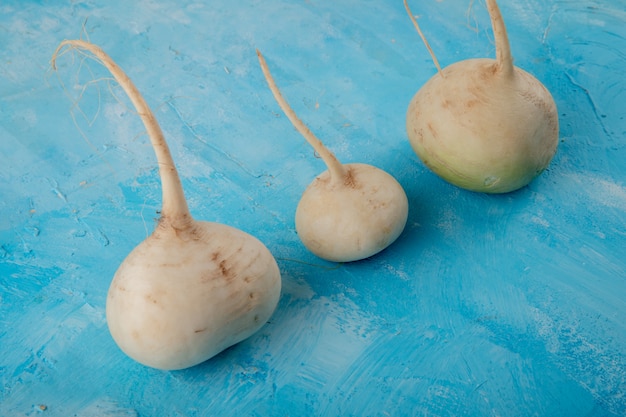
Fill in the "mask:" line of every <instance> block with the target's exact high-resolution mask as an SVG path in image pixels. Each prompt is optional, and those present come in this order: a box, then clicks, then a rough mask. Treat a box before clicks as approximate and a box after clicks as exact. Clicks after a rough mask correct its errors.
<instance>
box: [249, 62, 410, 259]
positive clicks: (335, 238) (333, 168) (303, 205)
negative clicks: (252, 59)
mask: <svg viewBox="0 0 626 417" xmlns="http://www.w3.org/2000/svg"><path fill="white" fill-rule="evenodd" d="M257 55H258V58H259V63H260V64H261V69H262V70H263V74H264V75H265V79H266V81H267V83H268V85H269V88H270V90H271V91H272V93H273V95H274V98H275V99H276V101H277V102H278V104H279V106H280V108H281V109H282V110H283V112H284V113H285V115H286V116H287V117H288V118H289V120H290V121H291V123H292V124H293V125H294V127H295V128H296V129H297V130H298V131H299V132H300V133H301V134H302V136H304V138H305V139H306V140H307V142H308V143H309V144H310V145H311V146H312V147H313V149H314V150H315V152H316V153H317V154H318V155H319V156H320V157H321V158H322V160H323V161H324V163H325V164H326V166H327V168H328V170H327V171H324V172H323V173H321V174H320V175H319V176H317V177H316V178H315V180H313V182H312V183H311V184H310V185H309V186H308V187H307V189H306V190H305V191H304V193H303V194H302V197H301V199H300V201H299V203H298V207H297V208H296V216H295V217H296V219H295V223H296V231H297V233H298V236H299V237H300V239H301V240H302V243H303V244H304V246H306V247H307V248H308V249H309V250H310V251H311V252H313V253H314V254H315V255H317V256H319V257H320V258H323V259H326V260H330V261H334V262H350V261H356V260H360V259H364V258H367V257H370V256H372V255H374V254H376V253H378V252H380V251H382V250H383V249H385V248H386V247H387V246H389V245H390V244H391V243H393V242H394V241H395V240H396V239H397V238H398V236H400V234H401V233H402V230H403V229H404V226H405V225H406V220H407V216H408V199H407V197H406V194H405V192H404V189H403V188H402V186H401V185H400V184H399V183H398V181H396V179H395V178H393V177H392V176H391V175H389V174H388V173H387V172H385V171H383V170H381V169H379V168H376V167H374V166H372V165H367V164H359V163H353V164H345V165H344V164H341V163H340V162H339V161H338V160H337V158H336V157H335V155H334V154H333V153H332V152H330V151H329V150H328V148H326V147H325V146H324V144H322V142H321V141H320V140H319V139H318V138H317V137H316V136H315V135H314V134H313V133H312V132H311V131H310V130H309V128H308V127H306V125H305V124H304V123H303V122H302V121H301V120H300V119H299V118H298V117H297V116H296V114H295V112H294V111H293V109H292V108H291V107H290V106H289V104H288V103H287V101H286V100H285V99H284V98H283V96H282V94H281V93H280V91H279V89H278V87H277V86H276V83H275V82H274V79H273V77H272V75H271V74H270V71H269V68H268V66H267V63H266V61H265V58H264V57H263V55H262V54H261V53H260V52H259V51H258V50H257Z"/></svg>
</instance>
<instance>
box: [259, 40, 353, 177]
mask: <svg viewBox="0 0 626 417" xmlns="http://www.w3.org/2000/svg"><path fill="white" fill-rule="evenodd" d="M256 53H257V56H258V57H259V63H260V64H261V70H263V75H264V76H265V80H266V81H267V85H268V86H269V87H270V90H271V91H272V94H274V98H275V99H276V102H278V105H279V106H280V108H281V109H282V111H283V112H284V113H285V115H286V116H287V118H288V119H289V121H291V123H292V124H293V126H294V127H295V128H296V129H297V130H298V132H300V134H301V135H302V136H304V138H305V139H306V141H307V142H309V144H310V145H311V146H312V147H313V149H314V150H315V152H317V154H318V155H319V156H320V157H321V158H322V160H323V161H324V163H325V164H326V166H327V167H328V171H329V173H330V178H331V181H333V182H336V183H338V182H344V180H345V178H346V175H347V173H346V170H345V168H344V166H343V165H342V164H341V163H340V162H339V160H337V158H336V157H335V155H334V154H333V153H332V152H331V151H329V150H328V148H326V146H324V144H323V143H322V141H320V140H319V139H318V138H317V137H316V136H315V135H314V134H313V132H311V130H310V129H309V128H308V127H307V126H306V125H305V124H304V122H302V120H300V119H299V118H298V116H297V115H296V113H295V112H294V111H293V109H292V108H291V106H289V103H287V100H285V98H284V97H283V95H282V94H281V93H280V90H279V89H278V86H277V85H276V82H274V78H273V77H272V74H271V73H270V70H269V68H268V66H267V62H265V58H264V57H263V55H262V54H261V52H260V51H259V50H258V49H257V51H256Z"/></svg>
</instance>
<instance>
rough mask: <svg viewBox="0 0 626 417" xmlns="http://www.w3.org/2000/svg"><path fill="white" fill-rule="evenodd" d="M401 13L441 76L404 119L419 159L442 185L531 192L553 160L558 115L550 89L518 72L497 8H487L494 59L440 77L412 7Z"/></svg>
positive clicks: (491, 3) (467, 63)
mask: <svg viewBox="0 0 626 417" xmlns="http://www.w3.org/2000/svg"><path fill="white" fill-rule="evenodd" d="M404 5H405V7H406V10H407V13H408V14H409V16H410V18H411V20H412V21H413V24H414V25H415V28H416V29H417V31H418V33H419V34H420V36H421V37H422V40H423V41H424V43H425V44H426V47H427V48H428V51H429V52H430V54H431V56H432V58H433V61H434V62H435V65H436V66H437V69H438V73H437V74H435V75H434V76H433V77H432V78H431V79H430V80H428V82H426V84H424V86H422V88H421V89H420V90H419V91H418V92H417V94H415V96H414V97H413V99H412V100H411V103H410V104H409V108H408V111H407V116H406V129H407V134H408V137H409V141H410V142H411V146H412V147H413V150H414V151H415V153H416V154H417V155H418V156H419V157H420V159H421V160H422V161H423V162H424V164H425V165H426V166H427V167H429V168H430V169H431V170H432V171H433V172H435V173H436V174H438V175H439V176H440V177H442V178H443V179H445V180H447V181H448V182H450V183H452V184H455V185H457V186H459V187H462V188H465V189H468V190H472V191H479V192H486V193H506V192H509V191H513V190H516V189H518V188H521V187H523V186H525V185H527V184H528V183H529V182H530V181H532V180H533V179H534V178H535V177H536V176H537V175H539V174H540V173H541V172H543V171H544V170H545V168H546V167H547V166H548V164H549V163H550V161H551V160H552V157H553V156H554V154H555V152H556V148H557V144H558V137H559V122H558V114H557V109H556V104H555V103H554V99H553V98H552V95H551V94H550V92H549V91H548V90H547V89H546V88H545V86H544V85H543V84H542V83H541V82H540V81H539V80H537V79H536V78H535V77H534V76H532V75H531V74H529V73H528V72H526V71H524V70H522V69H520V68H517V67H515V66H514V65H513V58H512V56H511V50H510V45H509V40H508V36H507V33H506V28H505V26H504V21H503V20H502V15H501V14H500V10H499V8H498V5H497V3H496V1H495V0H487V8H488V10H489V15H490V17H491V23H492V28H493V33H494V38H495V46H496V59H495V60H494V59H487V58H478V59H468V60H464V61H460V62H457V63H455V64H452V65H450V66H448V67H446V68H444V69H443V70H442V69H441V68H440V67H439V63H438V62H437V59H436V58H435V55H434V53H433V52H432V49H431V48H430V46H429V45H428V42H427V41H426V38H425V37H424V35H423V34H422V32H421V30H420V28H419V26H418V24H417V21H416V20H415V17H414V16H413V14H412V13H411V10H410V9H409V6H408V4H407V0H404Z"/></svg>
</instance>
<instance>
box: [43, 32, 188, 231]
mask: <svg viewBox="0 0 626 417" xmlns="http://www.w3.org/2000/svg"><path fill="white" fill-rule="evenodd" d="M65 46H68V47H70V48H77V49H83V50H86V51H89V52H90V53H92V54H93V55H94V56H95V57H96V58H97V59H98V60H99V61H100V62H101V63H102V64H103V65H104V66H105V67H106V68H107V69H108V70H109V72H110V73H111V75H113V77H114V78H115V80H116V81H117V82H118V83H119V85H120V86H121V87H122V89H123V90H124V92H125V93H126V94H127V95H128V98H129V99H130V101H131V102H132V103H133V106H135V109H136V110H137V113H138V114H139V117H140V118H141V121H142V122H143V124H144V126H145V128H146V131H147V133H148V137H149V138H150V142H151V143H152V147H153V148H154V153H155V154H156V158H157V162H158V165H159V174H160V176H161V187H162V192H163V207H162V211H161V215H162V217H163V218H165V219H167V221H168V222H169V224H170V225H172V226H173V227H175V228H181V227H184V226H186V225H187V224H188V223H189V221H190V220H191V214H190V213H189V208H188V206H187V200H186V199H185V194H184V192H183V187H182V184H181V182H180V177H179V176H178V172H177V170H176V166H175V165H174V160H173V159H172V155H171V153H170V150H169V147H168V146H167V142H166V141H165V137H164V135H163V132H162V130H161V127H160V126H159V124H158V122H157V120H156V118H155V117H154V114H153V113H152V110H151V109H150V107H149V106H148V104H147V103H146V101H145V100H144V99H143V97H142V95H141V93H139V91H138V90H137V87H135V85H134V84H133V82H132V81H131V79H130V78H129V77H128V76H127V75H126V74H125V73H124V71H123V70H122V69H121V68H120V67H119V66H118V65H117V64H116V63H115V61H113V59H111V57H110V56H109V55H107V54H106V52H104V51H103V50H102V49H101V48H100V47H99V46H97V45H94V44H92V43H90V42H86V41H82V40H65V41H63V42H61V44H60V45H59V46H58V48H57V49H56V51H55V52H54V55H53V56H52V60H51V64H52V68H54V69H56V58H57V56H58V54H59V52H60V51H61V49H63V48H64V47H65Z"/></svg>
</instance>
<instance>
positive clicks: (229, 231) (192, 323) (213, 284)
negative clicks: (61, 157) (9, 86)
mask: <svg viewBox="0 0 626 417" xmlns="http://www.w3.org/2000/svg"><path fill="white" fill-rule="evenodd" d="M65 47H67V48H69V49H75V50H86V51H88V52H90V53H91V54H93V56H95V57H96V58H97V60H99V61H100V62H101V63H102V64H103V65H104V66H105V67H106V68H107V69H108V70H109V71H110V72H111V74H112V75H113V77H114V78H115V79H116V80H117V82H118V83H119V85H120V86H121V87H122V88H123V89H124V91H125V92H126V94H127V95H128V97H129V98H130V100H131V101H132V103H133V105H134V106H135V109H136V110H137V113H138V114H139V116H140V117H141V120H142V121H143V123H144V125H145V128H146V130H147V133H148V136H149V138H150V141H151V143H152V146H153V148H154V151H155V153H156V157H157V161H158V164H159V173H160V177H161V184H162V190H163V207H162V210H161V217H160V219H159V222H158V225H157V226H156V228H155V230H154V232H153V233H152V234H151V235H150V236H148V237H147V238H146V239H145V240H144V241H143V242H142V243H140V244H139V245H138V246H137V247H136V248H135V249H134V250H133V251H132V252H131V253H130V254H129V255H128V256H127V257H126V259H125V260H124V261H123V262H122V264H121V265H120V266H119V268H118V270H117V272H116V273H115V276H114V278H113V281H112V282H111V286H110V288H109V292H108V297H107V301H106V318H107V324H108V326H109V330H110V332H111V335H112V336H113V339H114V340H115V342H116V343H117V344H118V345H119V347H120V348H121V349H122V351H124V352H125V353H126V354H127V355H128V356H130V357H131V358H133V359H135V360H136V361H138V362H140V363H142V364H144V365H147V366H150V367H153V368H158V369H164V370H174V369H183V368H187V367H191V366H194V365H196V364H199V363H201V362H204V361H205V360H207V359H209V358H211V357H213V356H214V355H216V354H218V353H219V352H221V351H223V350H224V349H226V348H228V347H229V346H232V345H234V344H236V343H238V342H240V341H242V340H244V339H246V338H247V337H249V336H251V335H252V334H253V333H255V332H256V331H257V330H259V329H260V328H261V327H262V326H263V325H264V324H265V322H266V321H267V320H268V319H269V317H270V316H271V315H272V313H273V311H274V309H275V308H276V305H277V303H278V299H279V296H280V290H281V277H280V272H279V269H278V266H277V264H276V261H275V259H274V257H273V256H272V255H271V253H270V251H269V250H268V249H267V248H266V247H265V246H264V245H263V244H262V243H261V242H260V241H259V240H257V239H256V238H255V237H253V236H251V235H249V234H247V233H245V232H243V231H241V230H239V229H236V228H233V227H230V226H226V225H223V224H219V223H211V222H203V221H196V220H194V219H193V218H192V216H191V214H190V212H189V208H188V206H187V202H186V200H185V196H184V193H183V188H182V185H181V182H180V178H179V176H178V172H177V171H176V167H175V166H174V161H173V160H172V156H171V154H170V151H169V148H168V146H167V143H166V141H165V138H164V136H163V133H162V131H161V128H160V127H159V125H158V123H157V121H156V119H155V117H154V114H153V113H152V111H151V110H150V108H149V107H148V105H147V103H146V102H145V101H144V99H143V97H142V96H141V94H140V93H139V92H138V91H137V89H136V87H135V86H134V85H133V83H132V81H131V80H130V79H129V78H128V76H126V74H125V73H124V72H123V71H122V69H121V68H120V67H119V66H118V65H117V64H116V63H115V62H114V61H113V60H112V59H111V58H110V57H109V56H108V55H107V54H106V53H105V52H104V51H103V50H102V49H101V48H99V47H98V46H96V45H93V44H91V43H89V42H85V41H81V40H68V41H63V42H62V43H61V44H60V45H59V47H58V48H57V50H56V51H55V53H54V56H53V58H52V67H53V68H55V69H56V59H57V56H58V55H59V53H60V52H61V50H62V49H63V48H65Z"/></svg>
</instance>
